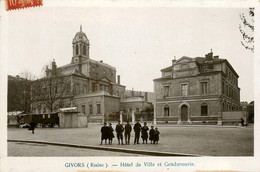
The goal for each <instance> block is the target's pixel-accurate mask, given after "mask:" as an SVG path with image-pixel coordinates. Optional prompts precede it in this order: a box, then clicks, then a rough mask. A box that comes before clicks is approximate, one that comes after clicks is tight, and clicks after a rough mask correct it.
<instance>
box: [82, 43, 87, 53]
mask: <svg viewBox="0 0 260 172" xmlns="http://www.w3.org/2000/svg"><path fill="white" fill-rule="evenodd" d="M83 55H87V48H86V45H83Z"/></svg>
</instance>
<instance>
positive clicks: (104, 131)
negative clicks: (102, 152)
mask: <svg viewBox="0 0 260 172" xmlns="http://www.w3.org/2000/svg"><path fill="white" fill-rule="evenodd" d="M108 130H109V128H108V127H107V123H106V122H105V123H104V126H103V127H101V143H100V145H102V142H103V140H105V144H107V139H108Z"/></svg>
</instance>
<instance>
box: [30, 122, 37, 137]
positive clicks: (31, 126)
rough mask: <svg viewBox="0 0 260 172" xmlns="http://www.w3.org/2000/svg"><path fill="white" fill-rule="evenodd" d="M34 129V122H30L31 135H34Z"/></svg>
mask: <svg viewBox="0 0 260 172" xmlns="http://www.w3.org/2000/svg"><path fill="white" fill-rule="evenodd" d="M35 127H36V123H35V122H34V121H31V122H30V128H29V129H30V130H32V134H34V130H35Z"/></svg>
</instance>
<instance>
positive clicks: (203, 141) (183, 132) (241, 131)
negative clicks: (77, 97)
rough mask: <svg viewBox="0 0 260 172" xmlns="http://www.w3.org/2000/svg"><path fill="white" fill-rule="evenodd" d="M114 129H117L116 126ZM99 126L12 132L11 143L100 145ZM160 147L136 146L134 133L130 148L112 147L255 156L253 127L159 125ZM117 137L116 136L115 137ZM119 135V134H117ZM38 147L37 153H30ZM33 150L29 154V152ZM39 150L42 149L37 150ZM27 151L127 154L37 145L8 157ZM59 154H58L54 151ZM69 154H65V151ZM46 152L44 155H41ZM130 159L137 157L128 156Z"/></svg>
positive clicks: (12, 146)
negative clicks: (47, 142)
mask: <svg viewBox="0 0 260 172" xmlns="http://www.w3.org/2000/svg"><path fill="white" fill-rule="evenodd" d="M113 126H114V127H115V125H113ZM100 127H101V126H100V125H93V124H91V125H90V126H89V127H88V128H65V129H64V128H63V129H62V128H36V130H35V134H31V131H28V130H27V129H18V128H9V129H8V139H14V140H16V139H17V140H37V141H49V142H59V143H68V144H81V145H94V146H98V145H99V144H100ZM158 127H159V131H160V133H161V134H160V141H159V144H158V145H157V144H139V145H133V140H134V132H132V135H131V140H130V145H117V139H114V140H113V145H103V146H107V147H118V148H126V149H137V150H150V151H160V152H172V153H185V154H196V155H202V156H253V155H254V153H253V152H254V146H253V145H254V137H253V127H252V126H250V127H246V128H242V127H216V126H201V127H200V126H176V125H175V126H170V125H159V126H158ZM114 134H115V133H114ZM115 135H116V134H115ZM31 147H37V149H31ZM27 148H30V149H29V150H30V153H28V152H26V151H27ZM38 148H39V149H38ZM22 149H24V151H25V154H27V153H28V154H27V155H28V156H33V155H35V156H41V155H43V156H124V155H127V154H124V153H117V152H108V151H97V150H89V149H84V150H83V149H82V151H81V149H78V148H65V147H63V148H60V147H59V148H58V147H57V146H46V145H45V146H39V145H36V144H34V145H33V144H32V145H30V144H18V143H10V142H9V143H8V156H26V155H24V154H20V153H19V152H21V151H19V150H22ZM54 150H56V151H54ZM63 150H66V151H63ZM42 152H44V153H42ZM129 156H135V155H133V154H129Z"/></svg>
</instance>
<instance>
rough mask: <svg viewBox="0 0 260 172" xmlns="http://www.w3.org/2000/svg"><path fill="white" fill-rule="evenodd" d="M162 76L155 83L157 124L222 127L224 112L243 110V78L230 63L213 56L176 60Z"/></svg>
mask: <svg viewBox="0 0 260 172" xmlns="http://www.w3.org/2000/svg"><path fill="white" fill-rule="evenodd" d="M161 73H162V75H161V77H160V78H157V79H154V92H155V107H154V110H155V117H156V120H157V121H165V122H176V123H178V124H183V123H193V122H196V121H201V122H208V121H216V122H217V123H218V124H222V112H224V111H238V110H239V108H240V88H239V87H238V77H239V76H238V74H237V73H236V71H235V70H234V68H233V67H232V65H231V64H230V63H229V62H228V61H227V60H226V59H222V58H219V56H213V52H210V53H208V54H206V55H205V57H195V58H191V57H186V56H183V57H181V58H180V59H178V60H176V59H174V60H172V65H171V66H169V67H166V68H164V69H162V70H161Z"/></svg>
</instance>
